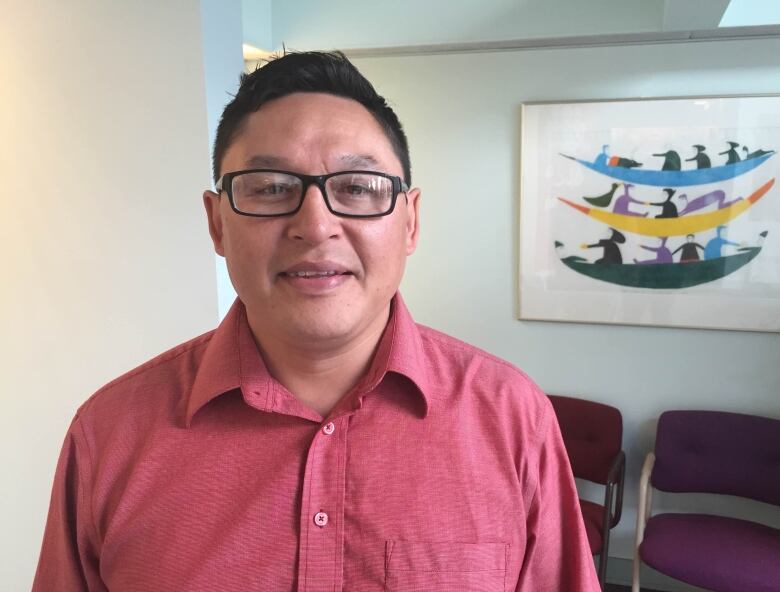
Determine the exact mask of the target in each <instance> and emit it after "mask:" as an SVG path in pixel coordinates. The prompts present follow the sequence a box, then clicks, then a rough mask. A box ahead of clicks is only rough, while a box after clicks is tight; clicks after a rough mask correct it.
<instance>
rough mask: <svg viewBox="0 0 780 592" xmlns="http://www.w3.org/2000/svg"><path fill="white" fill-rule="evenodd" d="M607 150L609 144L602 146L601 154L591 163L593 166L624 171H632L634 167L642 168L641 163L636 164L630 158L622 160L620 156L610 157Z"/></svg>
mask: <svg viewBox="0 0 780 592" xmlns="http://www.w3.org/2000/svg"><path fill="white" fill-rule="evenodd" d="M607 150H609V144H604V145H603V146H602V147H601V154H599V155H598V156H597V157H596V159H595V160H594V161H593V164H596V165H599V166H606V165H609V166H613V167H622V168H624V169H633V168H635V167H641V166H642V163H641V162H637V161H635V160H632V159H630V158H623V157H622V156H610V155H609V154H607Z"/></svg>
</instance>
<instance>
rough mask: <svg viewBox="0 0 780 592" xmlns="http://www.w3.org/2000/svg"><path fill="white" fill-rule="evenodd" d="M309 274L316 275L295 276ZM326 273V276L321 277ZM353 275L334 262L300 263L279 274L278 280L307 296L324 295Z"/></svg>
mask: <svg viewBox="0 0 780 592" xmlns="http://www.w3.org/2000/svg"><path fill="white" fill-rule="evenodd" d="M306 272H311V273H314V274H317V275H311V276H305V275H296V274H303V273H306ZM325 273H327V274H328V275H322V274H325ZM353 277H354V274H353V273H352V272H351V271H350V270H349V269H348V268H347V267H346V266H344V265H342V264H340V263H336V262H334V261H302V262H300V263H296V264H295V265H292V266H290V267H288V268H286V269H285V270H284V271H282V272H280V273H279V280H280V281H281V282H282V283H283V284H285V285H287V286H289V287H291V288H293V289H294V290H295V291H296V292H298V293H301V294H305V295H309V296H321V295H326V294H328V293H330V292H332V291H333V290H335V289H337V288H338V287H339V286H342V285H343V284H345V283H346V282H348V281H350V279H351V278H353Z"/></svg>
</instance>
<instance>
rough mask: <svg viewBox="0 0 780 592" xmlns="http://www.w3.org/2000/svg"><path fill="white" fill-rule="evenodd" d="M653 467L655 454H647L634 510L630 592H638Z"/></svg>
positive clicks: (650, 499)
mask: <svg viewBox="0 0 780 592" xmlns="http://www.w3.org/2000/svg"><path fill="white" fill-rule="evenodd" d="M654 465H655V454H653V453H652V452H649V453H648V454H647V456H646V457H645V464H644V465H642V475H641V477H640V478H639V505H638V506H637V509H636V539H635V541H634V569H633V575H632V582H631V592H639V590H640V587H639V566H640V564H641V561H640V559H639V545H641V544H642V541H643V540H644V538H645V525H646V524H647V520H648V519H649V518H650V508H651V505H652V497H653V488H652V487H651V485H650V476H651V475H652V474H653V466H654Z"/></svg>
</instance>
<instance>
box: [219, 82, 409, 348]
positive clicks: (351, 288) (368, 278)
mask: <svg viewBox="0 0 780 592" xmlns="http://www.w3.org/2000/svg"><path fill="white" fill-rule="evenodd" d="M249 168H274V169H281V170H287V171H292V172H297V173H304V174H309V175H320V174H326V173H332V172H337V171H344V170H370V171H377V172H383V173H387V174H390V175H397V176H399V177H402V176H403V171H402V168H401V164H400V161H399V160H398V158H397V157H396V155H395V153H394V152H393V149H392V147H391V145H390V142H389V140H388V139H387V137H386V136H385V134H384V133H383V131H382V129H381V128H380V126H379V124H378V123H377V122H376V120H375V119H374V117H373V116H372V115H371V114H370V113H369V112H368V111H367V110H366V109H365V108H364V107H363V106H362V105H360V104H359V103H357V102H356V101H353V100H350V99H346V98H342V97H336V96H333V95H328V94H320V93H296V94H292V95H288V96H286V97H283V98H281V99H276V100H273V101H270V102H269V103H267V104H265V105H263V107H261V108H260V109H259V110H258V111H256V112H255V113H253V114H251V115H250V116H249V117H248V118H247V119H246V121H245V124H244V127H243V129H242V130H241V131H240V133H239V134H238V135H237V137H236V138H235V140H234V141H233V143H232V144H231V146H230V147H229V148H228V150H227V151H226V153H225V157H224V159H223V161H222V167H221V172H222V173H223V174H224V173H226V172H230V171H237V170H241V169H249ZM406 195H407V196H408V200H407V199H406V198H405V197H404V194H403V193H401V194H399V196H398V200H397V202H396V206H395V209H394V210H393V212H392V213H391V214H389V215H388V216H383V217H378V218H367V219H351V218H343V217H337V216H335V215H333V214H331V213H330V212H329V211H328V209H327V206H326V204H325V201H324V199H323V197H322V194H321V193H320V190H319V189H318V188H317V187H316V185H312V186H310V187H309V188H308V190H307V192H306V195H305V198H304V200H303V205H302V206H301V209H300V210H299V211H298V212H297V213H296V214H295V215H293V216H284V217H279V218H252V217H248V216H241V215H239V214H236V213H235V212H233V210H232V209H231V208H230V203H229V201H228V197H227V194H226V193H225V192H224V191H223V192H222V194H221V196H217V195H216V194H214V193H212V192H210V191H207V192H206V193H205V194H204V204H205V206H206V212H207V214H208V218H209V229H210V233H211V237H212V239H213V241H214V247H215V250H216V251H217V253H218V254H220V255H223V256H224V257H225V258H226V259H227V267H228V271H229V273H230V277H231V280H232V282H233V285H234V286H235V289H236V292H237V293H238V296H239V297H240V298H241V300H242V302H243V303H244V304H245V305H246V308H247V313H248V317H249V322H250V325H251V326H252V329H253V330H254V331H255V333H256V335H257V337H258V338H259V339H260V340H261V341H263V340H264V339H269V340H270V339H274V340H283V341H286V342H287V343H288V344H295V345H299V346H300V345H303V346H306V347H318V346H322V345H326V346H327V345H328V344H332V345H333V346H338V345H339V344H342V343H344V342H345V341H346V342H347V343H349V342H350V341H352V340H359V339H360V338H361V336H363V335H368V334H369V333H372V332H377V331H381V328H383V327H384V325H385V323H386V321H387V313H388V310H389V303H390V299H391V298H392V296H393V294H394V293H395V291H396V290H397V288H398V285H399V283H400V281H401V277H402V275H403V271H404V265H405V262H406V257H407V256H408V255H410V254H411V253H412V252H414V249H415V246H416V244H417V234H418V219H417V213H418V204H419V191H418V190H412V191H409V192H408V193H407V194H406ZM301 272H308V273H307V274H306V275H308V277H305V276H304V277H302V274H301ZM333 272H336V274H335V275H333ZM258 332H259V333H261V334H258Z"/></svg>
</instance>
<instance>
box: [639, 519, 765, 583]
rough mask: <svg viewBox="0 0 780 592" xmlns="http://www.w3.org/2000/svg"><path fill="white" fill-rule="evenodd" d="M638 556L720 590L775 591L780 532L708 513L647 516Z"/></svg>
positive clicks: (679, 576) (669, 572) (663, 569)
mask: <svg viewBox="0 0 780 592" xmlns="http://www.w3.org/2000/svg"><path fill="white" fill-rule="evenodd" d="M639 555H640V557H641V558H642V560H643V561H644V562H645V563H647V564H648V565H649V566H651V567H653V568H655V569H657V570H658V571H660V572H663V573H665V574H667V575H669V576H672V577H674V578H677V579H678V580H682V581H684V582H688V583H689V584H694V585H696V586H701V587H702V588H708V589H710V590H716V591H717V592H746V591H750V592H777V590H778V582H780V561H778V558H779V557H780V530H777V529H774V528H770V527H768V526H765V525H763V524H756V523H755V522H748V521H746V520H737V519H736V518H726V517H722V516H710V515H707V514H659V515H657V516H653V517H652V518H650V520H648V522H647V527H646V528H645V537H644V541H643V542H642V544H641V545H640V547H639Z"/></svg>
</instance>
